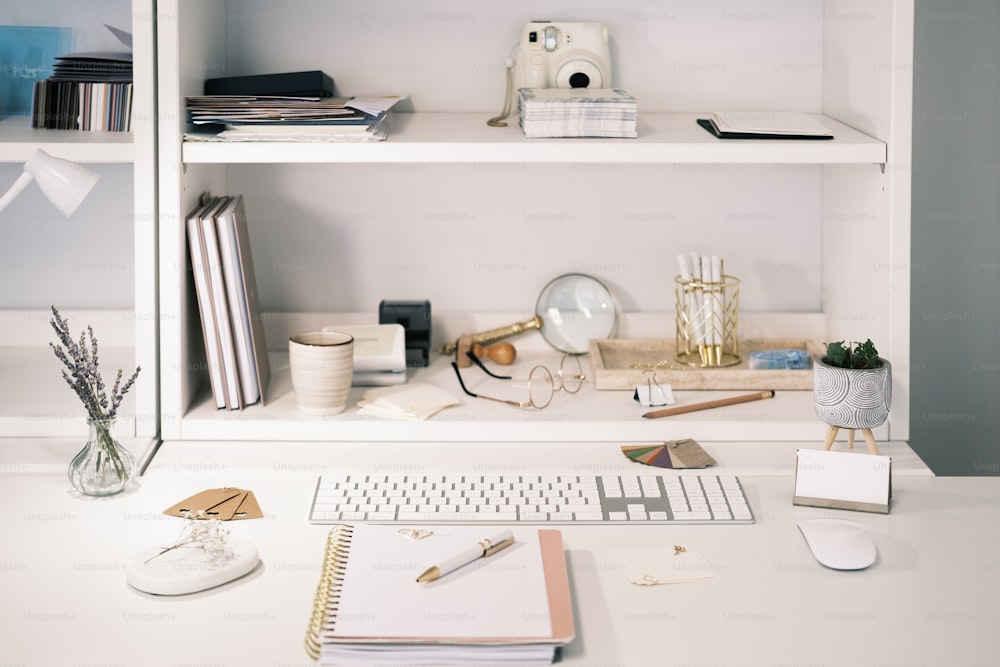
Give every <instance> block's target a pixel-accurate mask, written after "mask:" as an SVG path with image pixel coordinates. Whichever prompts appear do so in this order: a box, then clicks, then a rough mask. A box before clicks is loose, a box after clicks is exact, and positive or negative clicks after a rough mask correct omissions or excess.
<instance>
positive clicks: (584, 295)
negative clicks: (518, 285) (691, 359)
mask: <svg viewBox="0 0 1000 667" xmlns="http://www.w3.org/2000/svg"><path fill="white" fill-rule="evenodd" d="M617 326H618V307H617V304H616V303H615V300H614V297H613V296H612V295H611V290H609V289H608V288H607V287H606V286H605V285H604V284H603V283H602V282H601V281H599V280H598V279H597V278H594V277H593V276H589V275H587V274H584V273H566V274H563V275H561V276H558V277H557V278H554V279H552V280H551V281H550V282H549V283H548V284H547V285H546V286H545V287H544V288H542V291H541V293H540V294H539V295H538V302H537V303H536V304H535V316H534V317H533V318H531V319H530V320H526V321H524V322H516V323H514V324H510V325H508V326H505V327H500V328H497V329H490V330H489V331H483V332H481V333H477V334H473V335H471V336H469V337H468V339H469V342H470V343H482V344H486V343H492V342H493V341H497V340H500V339H501V338H507V337H508V336H513V335H515V334H519V333H522V332H525V331H530V330H531V329H537V330H538V331H539V333H541V334H542V338H544V339H545V340H546V342H548V344H549V345H551V346H552V347H554V348H555V349H557V350H559V351H560V352H568V353H570V354H584V353H586V352H588V351H589V349H590V341H591V340H592V339H603V338H610V337H611V336H612V335H613V334H614V332H615V328H616V327H617ZM457 345H458V344H457V343H449V344H448V345H446V346H445V347H444V348H442V350H441V352H442V353H443V354H454V353H455V350H456V349H457Z"/></svg>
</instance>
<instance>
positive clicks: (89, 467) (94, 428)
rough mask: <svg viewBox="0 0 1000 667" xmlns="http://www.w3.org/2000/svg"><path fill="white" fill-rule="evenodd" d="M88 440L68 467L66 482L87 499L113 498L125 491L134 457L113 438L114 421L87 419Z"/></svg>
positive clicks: (132, 470) (130, 475)
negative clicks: (90, 497)
mask: <svg viewBox="0 0 1000 667" xmlns="http://www.w3.org/2000/svg"><path fill="white" fill-rule="evenodd" d="M87 424H88V425H89V426H90V437H89V439H88V440H87V444H86V446H85V447H84V448H83V449H82V450H80V453H79V454H77V455H76V456H75V457H74V458H73V461H72V463H70V464H69V481H70V483H71V484H72V485H73V487H74V488H75V489H76V490H77V491H79V492H80V493H82V494H84V495H88V496H112V495H114V494H116V493H121V492H122V491H124V490H125V489H126V487H128V485H129V482H131V481H132V476H133V475H134V474H135V457H134V456H132V454H131V453H130V452H129V451H128V450H127V449H125V448H124V447H122V445H121V444H120V443H119V442H118V440H117V438H115V434H114V427H115V420H114V419H88V420H87Z"/></svg>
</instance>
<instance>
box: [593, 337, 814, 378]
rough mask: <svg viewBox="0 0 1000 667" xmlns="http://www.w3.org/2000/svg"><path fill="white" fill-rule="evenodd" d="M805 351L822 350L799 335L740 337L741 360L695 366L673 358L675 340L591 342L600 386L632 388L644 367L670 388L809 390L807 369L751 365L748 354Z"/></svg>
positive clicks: (623, 339)
mask: <svg viewBox="0 0 1000 667" xmlns="http://www.w3.org/2000/svg"><path fill="white" fill-rule="evenodd" d="M784 348H794V349H805V350H809V352H810V353H811V354H812V355H813V356H816V355H818V354H822V352H821V347H820V345H819V344H818V343H812V342H810V341H806V340H802V339H792V340H781V339H768V340H741V341H740V350H739V352H740V363H739V364H734V365H732V366H725V367H722V368H699V367H696V366H688V365H685V364H682V363H680V362H679V361H677V360H676V359H675V358H674V354H675V352H676V349H677V347H676V344H675V343H674V341H673V340H666V339H658V338H657V339H643V338H632V339H630V338H610V339H606V340H592V341H590V363H591V365H592V367H593V369H594V381H595V383H596V386H597V388H598V389H611V390H615V389H618V390H628V391H631V390H633V389H635V387H636V385H637V384H639V383H640V382H646V381H647V380H648V379H649V378H648V375H644V374H643V370H645V369H650V368H655V370H656V380H657V382H659V383H661V384H669V385H670V387H671V388H672V389H760V390H766V389H784V390H789V389H792V390H810V391H811V390H812V386H813V385H812V382H813V372H812V369H811V368H808V369H802V370H757V369H751V368H750V367H749V359H750V353H751V352H756V351H758V350H772V349H784Z"/></svg>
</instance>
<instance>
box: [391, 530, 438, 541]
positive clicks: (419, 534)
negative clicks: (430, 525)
mask: <svg viewBox="0 0 1000 667" xmlns="http://www.w3.org/2000/svg"><path fill="white" fill-rule="evenodd" d="M399 534H400V535H402V536H404V537H408V538H410V539H411V540H422V539H424V538H425V537H430V536H431V535H433V534H434V531H433V530H427V529H426V528H421V529H420V530H417V529H415V528H400V529H399Z"/></svg>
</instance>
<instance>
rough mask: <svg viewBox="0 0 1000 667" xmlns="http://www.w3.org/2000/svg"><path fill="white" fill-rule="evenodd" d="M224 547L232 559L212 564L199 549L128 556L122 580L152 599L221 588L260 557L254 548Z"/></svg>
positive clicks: (236, 543) (235, 544) (242, 545)
mask: <svg viewBox="0 0 1000 667" xmlns="http://www.w3.org/2000/svg"><path fill="white" fill-rule="evenodd" d="M227 544H228V545H229V547H230V548H231V549H232V552H233V555H232V557H230V558H226V559H215V560H213V559H212V558H211V557H210V556H209V554H207V553H206V552H205V551H203V550H202V549H197V548H194V549H192V548H179V549H173V550H171V551H168V552H166V553H164V554H162V555H159V556H157V554H159V553H160V552H161V551H163V547H150V548H149V549H145V550H143V551H141V552H139V553H137V554H135V555H134V556H132V558H131V559H130V560H129V562H128V564H127V565H126V566H125V580H126V581H127V582H128V583H129V585H130V586H132V587H133V588H136V589H138V590H140V591H143V592H146V593H152V594H153V595H185V594H187V593H195V592H197V591H204V590H207V589H209V588H215V587H216V586H221V585H222V584H225V583H227V582H230V581H233V580H234V579H239V578H240V577H242V576H243V575H245V574H247V573H249V572H250V571H251V570H253V569H254V568H255V567H257V563H258V562H260V556H259V555H258V554H257V548H256V547H255V546H254V545H252V544H250V543H249V542H244V541H243V540H235V539H232V538H230V539H229V540H228V541H227ZM154 556H155V558H154ZM151 558H152V560H150V559H151Z"/></svg>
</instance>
